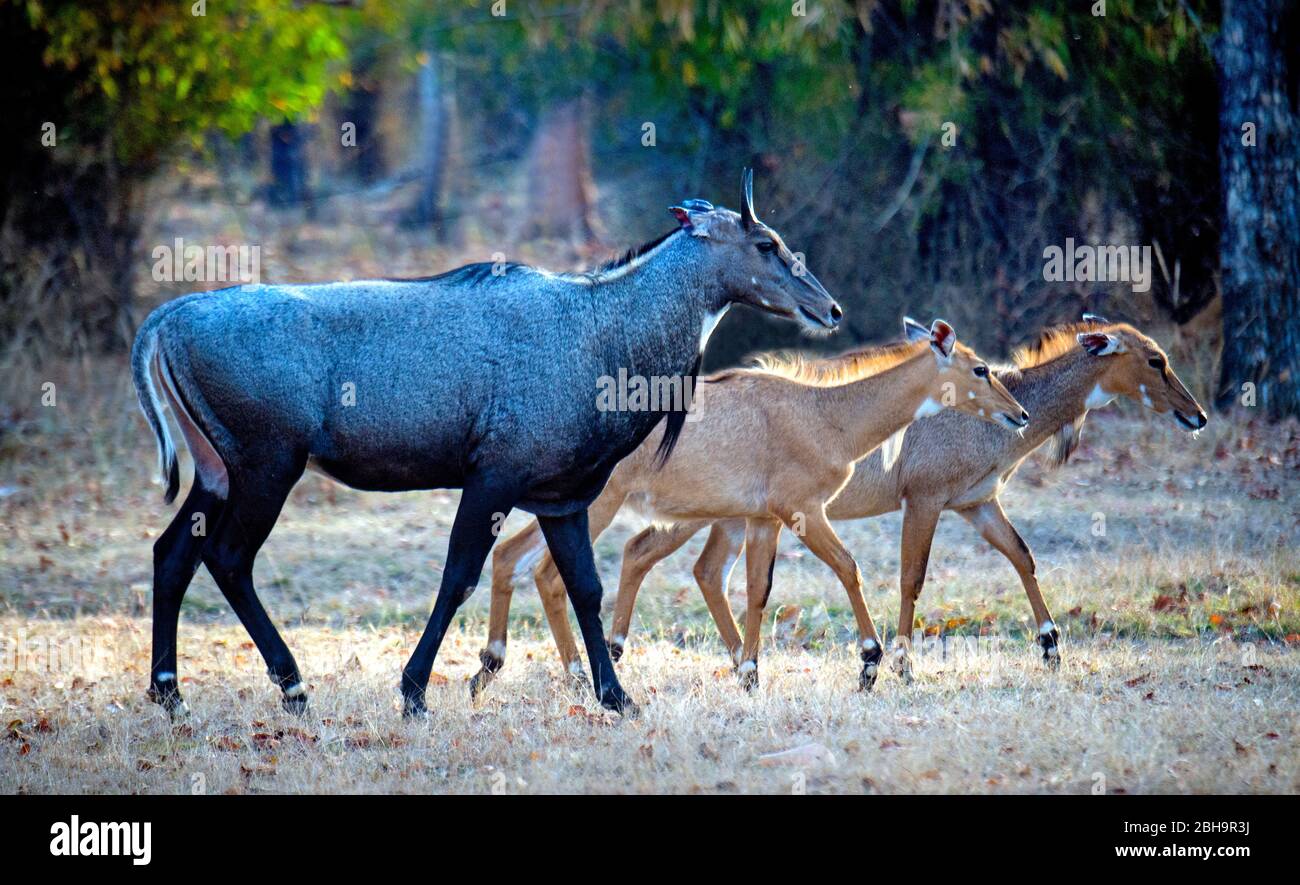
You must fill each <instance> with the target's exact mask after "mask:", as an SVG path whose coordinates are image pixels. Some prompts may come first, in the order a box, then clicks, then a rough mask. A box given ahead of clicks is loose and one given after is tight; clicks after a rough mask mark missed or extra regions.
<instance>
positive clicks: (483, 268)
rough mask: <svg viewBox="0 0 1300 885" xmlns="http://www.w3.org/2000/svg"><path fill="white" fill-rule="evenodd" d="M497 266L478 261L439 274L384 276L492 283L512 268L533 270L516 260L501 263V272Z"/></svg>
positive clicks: (409, 280) (396, 279)
mask: <svg viewBox="0 0 1300 885" xmlns="http://www.w3.org/2000/svg"><path fill="white" fill-rule="evenodd" d="M496 267H497V264H496V262H492V261H476V262H474V263H473V264H465V265H462V266H461V267H453V268H452V269H451V270H446V271H443V272H442V273H439V274H433V275H432V276H427V277H384V280H385V281H386V282H390V283H433V282H438V281H440V280H447V281H448V282H452V283H473V284H479V283H490V282H492V281H493V280H499V279H504V278H505V276H506V274H507V273H509V272H510V271H512V270H521V269H523V270H533V268H531V267H529V266H528V265H527V264H520V263H518V262H515V261H507V262H504V263H503V264H501V265H500V267H501V272H500V273H493V269H494V268H496Z"/></svg>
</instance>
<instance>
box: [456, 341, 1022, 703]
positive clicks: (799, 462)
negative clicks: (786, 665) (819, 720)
mask: <svg viewBox="0 0 1300 885" xmlns="http://www.w3.org/2000/svg"><path fill="white" fill-rule="evenodd" d="M905 328H906V331H907V334H908V341H906V342H903V343H900V344H894V345H887V346H884V347H874V348H867V349H863V350H858V351H855V352H851V353H847V354H845V355H843V356H841V357H838V358H836V359H832V360H823V361H819V362H804V361H802V360H798V359H797V358H796V359H789V360H785V359H779V358H770V359H767V360H765V361H763V362H761V363H760V366H759V367H758V368H756V369H741V370H735V371H730V372H724V373H722V374H720V375H716V376H714V377H712V378H709V379H706V380H705V383H703V384H702V385H701V386H700V388H699V390H698V394H697V400H696V402H695V415H694V420H691V421H688V422H687V423H686V425H685V428H684V429H683V431H682V435H681V438H680V439H679V440H678V443H677V448H676V450H675V451H674V452H673V455H672V457H671V458H670V459H669V460H668V461H667V463H665V464H663V465H662V467H661V466H660V464H659V462H658V460H657V459H656V457H655V449H656V446H657V445H658V440H657V439H656V438H655V436H654V435H652V436H651V438H649V439H648V440H646V442H645V443H644V444H642V446H641V447H640V448H638V449H637V450H636V451H635V452H633V453H632V454H631V455H629V456H628V457H627V458H625V459H624V460H623V461H621V462H620V463H619V466H618V467H617V468H616V469H615V471H614V473H613V475H611V477H610V480H609V483H608V484H607V485H606V486H605V490H604V491H603V492H601V494H600V497H598V498H597V499H596V500H595V501H594V502H593V503H592V505H591V508H590V510H589V513H588V518H589V526H590V529H591V534H592V537H593V538H595V537H597V536H598V535H599V534H600V533H601V532H603V531H604V530H605V528H606V526H608V525H609V523H610V522H611V520H613V518H614V516H615V514H617V513H618V511H619V509H620V508H621V507H622V506H623V504H624V503H625V502H628V501H631V502H634V503H635V504H636V505H637V506H638V508H639V509H642V510H643V511H645V512H647V513H649V514H652V515H653V517H654V518H655V519H656V520H662V521H665V522H681V521H683V520H693V521H700V520H703V522H698V524H699V525H703V524H705V523H706V522H709V521H712V520H715V519H719V518H724V517H731V518H734V519H735V520H736V524H737V525H738V526H740V527H741V528H740V529H738V531H743V532H744V540H745V543H746V544H747V545H748V547H749V551H750V552H749V558H748V562H749V568H748V602H749V605H748V610H747V612H746V617H745V638H744V642H743V648H741V643H740V641H739V637H735V638H734V641H733V643H731V647H732V648H733V649H735V650H736V654H735V656H734V660H735V662H736V664H737V665H738V668H739V672H740V674H741V676H742V679H743V681H744V684H745V685H746V686H747V687H753V686H754V685H756V684H757V681H758V644H759V634H760V630H761V624H762V619H763V610H764V607H765V606H766V604H767V599H768V595H769V593H770V591H771V581H772V567H773V564H774V561H775V557H776V541H777V537H778V535H779V534H780V531H781V527H782V526H783V525H785V526H790V527H791V529H792V530H793V531H794V532H795V533H796V535H797V536H798V537H799V538H800V539H801V540H802V541H803V543H804V544H805V545H806V546H807V547H808V548H809V549H810V550H811V551H812V552H813V553H814V554H815V555H816V556H817V557H818V558H819V559H821V560H822V561H823V562H825V563H826V564H827V565H829V566H830V567H831V569H832V570H833V571H834V572H835V574H836V576H837V577H838V578H839V580H840V583H842V584H843V585H844V589H845V591H846V592H847V593H848V596H849V602H850V604H851V605H852V607H853V613H854V616H855V618H856V620H857V626H858V636H859V642H860V649H861V656H862V660H863V669H862V674H861V678H860V685H861V686H862V687H863V688H870V687H871V685H872V684H873V683H874V682H875V678H876V671H877V669H878V665H879V662H880V660H881V658H882V657H883V654H884V649H883V647H882V646H881V643H880V637H879V636H878V635H877V633H876V628H875V625H874V624H873V623H872V621H871V615H870V613H869V612H868V611H867V604H866V601H865V600H864V599H863V596H862V575H861V573H860V572H859V571H858V567H857V563H856V562H854V559H853V556H852V555H851V554H850V553H849V551H848V550H846V549H845V547H844V545H843V543H841V542H840V539H839V537H838V536H836V534H835V531H834V529H832V528H831V525H830V523H829V522H828V521H827V518H826V504H827V502H828V501H830V500H831V499H832V498H834V497H835V494H836V493H837V492H838V491H839V490H840V489H841V488H843V487H844V483H845V482H847V481H848V479H849V477H850V476H851V475H852V472H853V462H855V461H857V460H858V459H860V458H862V457H863V456H865V455H866V454H868V453H870V452H872V451H874V450H875V449H876V448H877V447H879V446H881V445H882V443H883V444H885V446H886V448H887V449H891V451H890V452H889V457H890V459H891V460H892V458H893V457H894V454H895V453H896V451H897V442H899V441H901V440H900V438H899V436H898V435H900V434H901V433H902V432H903V431H905V430H906V428H907V426H908V425H909V424H911V423H912V422H913V421H914V420H916V419H917V418H920V417H923V416H925V415H931V414H934V413H936V412H939V411H941V410H943V409H944V408H945V407H948V406H951V407H953V408H954V409H957V410H960V411H963V412H967V413H969V414H971V415H975V416H979V417H982V418H984V419H985V420H986V421H989V422H998V423H1000V424H1002V425H1005V426H1006V427H1010V428H1012V429H1016V430H1019V429H1021V428H1023V427H1024V426H1025V425H1026V424H1027V423H1028V420H1029V416H1028V414H1027V413H1026V412H1025V410H1024V409H1023V408H1022V407H1021V405H1020V403H1018V402H1017V401H1016V400H1015V398H1014V397H1013V396H1011V394H1009V393H1008V392H1007V390H1006V388H1004V387H1003V386H1002V384H1001V383H1000V382H999V381H998V380H997V379H996V378H994V377H993V376H992V374H991V373H990V371H989V368H988V366H987V365H986V364H985V363H984V361H983V360H982V359H981V358H980V357H979V356H978V355H977V354H975V352H974V351H972V350H970V348H968V347H965V346H964V345H961V344H958V343H957V336H956V333H955V332H953V330H952V327H951V326H949V325H948V324H947V323H945V322H943V321H942V320H935V322H934V324H933V325H932V326H931V327H930V328H929V329H927V328H925V327H924V326H921V325H919V324H917V323H915V322H913V321H911V320H908V321H907V322H906V325H905ZM998 432H999V433H1005V432H1006V431H1005V430H999V431H998ZM1012 435H1014V434H1012ZM886 441H889V442H886ZM531 551H538V552H540V551H541V535H540V533H539V532H538V529H537V526H536V524H533V525H532V526H530V527H528V528H527V529H525V530H523V531H522V532H520V533H518V534H516V535H515V536H514V537H512V538H510V539H509V540H507V541H505V542H504V543H502V544H501V545H499V546H498V547H497V551H496V554H495V556H494V558H493V562H492V614H491V624H490V631H489V635H488V645H487V648H486V649H484V651H483V652H482V654H481V655H480V659H481V661H482V663H483V669H482V670H481V671H480V672H479V674H478V675H477V676H476V677H475V678H474V680H473V682H472V683H471V693H472V694H475V695H477V693H478V692H479V691H480V690H481V689H482V688H483V687H484V686H485V685H486V684H487V683H488V681H489V680H490V679H491V676H492V674H493V673H495V672H496V671H497V670H498V669H499V668H500V667H501V664H502V662H503V660H504V656H505V643H506V616H507V614H508V612H509V606H510V597H511V593H512V577H513V576H514V575H515V573H516V571H517V570H518V568H519V567H520V562H521V558H522V557H525V556H527V555H528V554H529V552H531ZM535 578H536V579H537V585H538V590H539V592H540V593H541V596H542V601H543V605H544V607H545V610H546V615H547V619H548V621H549V622H550V625H551V630H552V633H554V635H555V637H556V641H557V644H558V645H559V647H560V656H561V658H562V659H563V661H564V663H565V665H566V667H568V668H569V669H570V670H571V671H572V672H580V668H581V662H580V661H579V659H578V651H577V646H576V645H575V644H574V642H573V636H572V634H571V633H570V632H569V625H568V620H567V618H566V616H565V611H564V588H563V584H562V583H561V582H560V580H559V576H558V574H557V573H556V571H555V568H554V566H553V565H552V564H551V563H550V560H549V557H548V558H546V559H545V560H543V562H542V563H541V564H540V565H539V566H538V568H537V570H536V572H535ZM620 595H622V591H621V590H620ZM707 598H708V603H709V607H710V609H711V610H712V611H713V613H714V616H715V617H716V618H718V620H719V623H726V622H727V621H730V618H731V614H730V610H729V609H727V603H726V600H725V599H723V598H721V597H720V596H717V595H710V596H708V597H707ZM723 610H726V617H725V618H723V617H722V616H721V615H722V611H723Z"/></svg>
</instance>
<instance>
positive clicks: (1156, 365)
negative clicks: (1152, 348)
mask: <svg viewBox="0 0 1300 885" xmlns="http://www.w3.org/2000/svg"><path fill="white" fill-rule="evenodd" d="M1147 365H1148V366H1150V367H1151V368H1153V369H1160V370H1162V371H1163V370H1164V368H1165V361H1164V360H1162V359H1161V358H1160V357H1158V356H1153V357H1151V359H1149V360H1147Z"/></svg>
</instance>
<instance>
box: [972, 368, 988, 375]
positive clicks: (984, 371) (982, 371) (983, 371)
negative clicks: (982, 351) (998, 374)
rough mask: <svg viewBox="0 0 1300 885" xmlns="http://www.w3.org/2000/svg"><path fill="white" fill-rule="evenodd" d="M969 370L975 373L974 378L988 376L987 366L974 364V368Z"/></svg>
mask: <svg viewBox="0 0 1300 885" xmlns="http://www.w3.org/2000/svg"><path fill="white" fill-rule="evenodd" d="M971 371H972V372H974V373H975V377H976V378H987V377H988V376H989V367H988V366H976V367H975V368H974V369H971Z"/></svg>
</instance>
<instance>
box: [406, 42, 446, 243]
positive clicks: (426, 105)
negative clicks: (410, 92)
mask: <svg viewBox="0 0 1300 885" xmlns="http://www.w3.org/2000/svg"><path fill="white" fill-rule="evenodd" d="M426 51H427V54H428V56H429V60H428V61H426V62H425V63H424V64H423V65H421V66H420V72H419V74H418V75H417V78H416V105H417V113H418V114H419V126H420V156H419V159H418V160H417V162H416V167H417V169H418V170H419V174H420V190H419V193H418V194H417V195H416V198H415V203H414V204H413V205H412V206H411V209H410V211H409V212H408V213H407V215H406V218H405V219H404V220H405V221H406V223H407V224H409V225H411V226H415V227H433V226H435V225H437V224H439V223H440V222H441V221H442V190H443V183H444V182H445V181H446V178H447V176H446V166H447V129H448V126H447V123H448V114H447V103H446V100H445V97H444V95H443V93H444V88H443V83H442V77H441V71H439V69H438V56H437V55H436V54H435V53H434V52H433V51H432V49H429V50H426Z"/></svg>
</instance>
